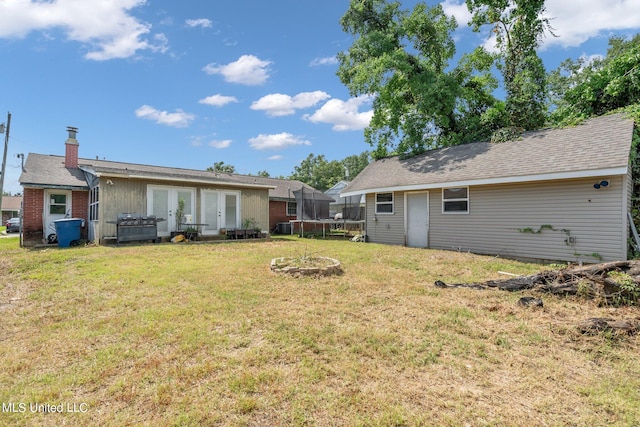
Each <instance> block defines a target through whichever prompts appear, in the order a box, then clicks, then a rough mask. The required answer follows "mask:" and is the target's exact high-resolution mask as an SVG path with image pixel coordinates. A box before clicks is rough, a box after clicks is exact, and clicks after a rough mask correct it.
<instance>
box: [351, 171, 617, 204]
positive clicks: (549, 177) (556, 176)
mask: <svg viewBox="0 0 640 427" xmlns="http://www.w3.org/2000/svg"><path fill="white" fill-rule="evenodd" d="M626 174H627V166H623V167H619V168H607V169H593V170H584V171H576V172H557V173H548V174H541V175H522V176H505V177H500V178H484V179H470V180H463V181H445V182H436V183H424V184H412V185H396V186H393V187H379V188H367V189H366V190H358V191H349V192H346V193H340V196H341V197H348V196H357V195H359V194H367V193H381V192H392V191H416V190H431V189H434V188H444V187H471V186H475V185H492V184H511V183H520V182H535V181H555V180H561V179H575V178H590V177H600V176H610V175H626Z"/></svg>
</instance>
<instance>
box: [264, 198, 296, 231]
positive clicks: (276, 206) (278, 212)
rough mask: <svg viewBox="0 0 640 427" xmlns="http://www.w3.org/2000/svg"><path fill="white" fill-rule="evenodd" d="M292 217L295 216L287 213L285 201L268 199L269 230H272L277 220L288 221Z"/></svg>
mask: <svg viewBox="0 0 640 427" xmlns="http://www.w3.org/2000/svg"><path fill="white" fill-rule="evenodd" d="M292 219H296V217H295V216H288V215H287V202H284V201H277V200H270V201H269V230H273V229H274V228H275V227H276V226H277V224H278V223H279V222H289V221H290V220H292Z"/></svg>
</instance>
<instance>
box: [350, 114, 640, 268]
mask: <svg viewBox="0 0 640 427" xmlns="http://www.w3.org/2000/svg"><path fill="white" fill-rule="evenodd" d="M633 129H634V123H633V121H632V120H629V119H628V118H626V116H625V115H623V114H614V115H608V116H602V117H597V118H594V119H591V120H587V121H585V122H584V123H582V124H580V125H577V126H574V127H569V128H564V129H548V130H540V131H534V132H527V133H525V134H523V135H522V137H521V138H519V139H518V140H515V141H510V142H503V143H490V142H477V143H470V144H464V145H458V146H453V147H446V148H442V149H437V150H431V151H428V152H426V153H424V154H421V155H418V156H415V157H411V158H400V157H389V158H383V159H380V160H377V161H374V162H372V163H371V164H370V165H369V166H367V167H366V168H365V169H364V170H363V171H362V172H361V173H360V174H359V175H358V176H357V177H356V178H355V179H354V180H353V181H352V182H351V183H350V184H349V185H348V186H347V188H346V189H345V190H344V191H343V192H342V193H341V195H342V196H354V195H359V194H365V195H366V236H367V240H368V241H369V242H379V243H388V244H397V245H406V246H414V247H423V248H433V249H449V250H459V251H469V252H473V253H478V254H490V255H499V256H504V257H510V258H517V259H529V260H542V261H571V262H599V261H609V260H625V259H627V257H628V253H627V250H628V237H629V228H630V227H629V225H630V223H629V220H628V213H629V212H630V211H631V195H632V192H633V182H632V177H631V167H630V153H631V147H632V143H631V142H632V134H633Z"/></svg>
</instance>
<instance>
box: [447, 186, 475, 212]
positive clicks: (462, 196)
mask: <svg viewBox="0 0 640 427" xmlns="http://www.w3.org/2000/svg"><path fill="white" fill-rule="evenodd" d="M442 213H469V188H468V187H455V188H443V189H442Z"/></svg>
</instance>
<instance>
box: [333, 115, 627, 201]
mask: <svg viewBox="0 0 640 427" xmlns="http://www.w3.org/2000/svg"><path fill="white" fill-rule="evenodd" d="M632 133H633V121H632V120H629V119H627V118H626V117H625V115H623V114H612V115H609V116H602V117H597V118H594V119H590V120H587V121H585V122H584V123H582V124H580V125H577V126H574V127H569V128H564V129H546V130H540V131H535V132H527V133H525V134H524V135H522V138H521V139H519V140H517V141H510V142H503V143H490V142H475V143H470V144H463V145H457V146H453V147H446V148H441V149H438V150H431V151H428V152H426V153H424V154H421V155H418V156H415V157H411V158H408V159H401V158H400V157H397V156H396V157H388V158H384V159H380V160H377V161H374V162H371V163H370V164H369V165H368V166H367V167H366V168H365V169H364V170H363V171H362V172H360V174H358V176H357V177H356V178H355V179H354V180H353V181H351V183H350V184H349V185H348V186H347V187H346V188H345V189H344V190H343V191H342V193H341V195H342V196H343V197H345V196H352V195H356V194H362V193H370V192H379V191H395V190H416V189H428V188H440V187H444V186H459V185H480V184H491V183H507V182H526V181H542V180H549V179H560V178H578V177H588V176H602V175H615V174H626V172H627V166H628V163H629V153H630V149H631V140H632Z"/></svg>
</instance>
